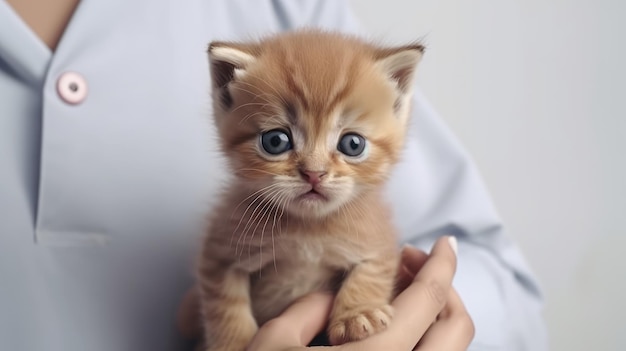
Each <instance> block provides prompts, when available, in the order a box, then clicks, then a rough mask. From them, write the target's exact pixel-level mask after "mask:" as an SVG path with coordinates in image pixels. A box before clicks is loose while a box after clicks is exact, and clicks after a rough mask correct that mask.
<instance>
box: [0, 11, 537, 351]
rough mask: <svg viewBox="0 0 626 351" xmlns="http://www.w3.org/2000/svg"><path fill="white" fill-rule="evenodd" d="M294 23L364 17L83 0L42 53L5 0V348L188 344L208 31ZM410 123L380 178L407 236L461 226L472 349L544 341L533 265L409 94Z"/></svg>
mask: <svg viewBox="0 0 626 351" xmlns="http://www.w3.org/2000/svg"><path fill="white" fill-rule="evenodd" d="M303 25H308V26H319V27H324V28H329V29H335V30H341V31H349V32H356V31H358V25H357V23H356V21H355V20H354V18H353V17H352V15H351V13H350V12H349V9H348V8H347V4H346V2H345V1H338V0H325V1H310V0H309V1H293V0H292V1H287V0H285V1H233V0H188V1H178V2H175V1H165V0H159V1H157V0H137V1H122V0H107V1H93V0H84V1H81V2H80V4H79V6H78V8H77V10H76V12H75V14H74V15H73V17H72V19H71V21H70V23H69V25H68V27H67V29H66V31H65V33H64V34H63V37H62V39H61V42H60V43H59V45H58V47H57V49H56V51H55V52H54V54H52V53H51V51H50V50H49V49H48V48H47V47H46V46H45V45H44V44H43V43H42V42H41V41H40V40H39V39H38V38H37V37H36V36H35V35H34V34H33V33H32V32H31V31H30V29H29V28H28V27H27V26H26V25H25V24H24V23H23V22H22V21H21V20H20V18H19V17H18V16H17V15H16V14H15V13H14V12H13V11H12V9H11V8H10V7H9V6H8V4H7V3H5V2H4V1H0V350H24V351H30V350H33V351H40V350H47V351H111V350H134V351H136V350H151V351H157V350H182V349H184V348H185V347H187V346H188V345H185V343H184V342H183V341H182V339H181V338H180V336H179V335H178V334H177V332H176V329H175V327H174V315H175V311H176V307H177V305H178V302H179V300H180V298H181V296H182V294H183V293H184V291H185V290H186V289H188V288H189V287H190V285H191V284H192V264H193V261H194V255H195V254H196V253H197V250H198V247H199V245H198V243H199V242H200V240H201V237H202V231H201V229H200V228H201V227H202V217H203V216H204V214H205V213H206V211H209V210H210V206H211V204H213V203H214V202H213V201H214V194H215V192H216V190H217V189H218V188H219V186H220V180H221V179H223V177H224V176H225V172H226V170H225V168H224V164H223V162H222V160H221V159H220V157H219V154H218V152H217V144H216V139H215V135H214V131H213V129H212V124H211V121H210V118H211V111H210V101H209V79H208V78H209V75H208V64H207V57H206V47H207V44H208V43H209V42H210V41H211V40H217V39H219V40H245V39H250V38H254V37H257V36H259V35H263V34H268V33H272V32H278V31H281V30H286V29H290V28H295V27H299V26H303ZM68 72H73V74H74V75H68V74H67V73H68ZM59 82H61V83H60V84H61V86H60V89H59V87H57V85H58V84H59ZM76 102H78V103H76ZM411 128H412V129H411V131H410V133H409V141H408V145H407V148H406V152H405V154H404V157H403V161H402V162H401V164H400V165H399V166H398V167H397V169H396V171H395V173H394V176H393V179H392V181H391V183H390V186H389V192H388V193H389V196H390V198H391V200H392V202H393V206H394V211H395V221H396V223H397V225H398V227H399V229H400V230H401V233H402V237H403V240H404V241H410V242H412V243H413V244H415V245H417V246H420V247H422V248H425V249H426V248H429V247H430V245H431V244H432V242H433V241H434V239H435V238H436V237H437V236H439V235H442V234H454V235H456V236H457V237H458V239H459V242H460V243H459V263H458V273H457V276H456V278H455V287H456V288H457V289H458V290H459V292H460V294H461V296H462V298H463V300H464V302H465V304H466V306H467V308H468V309H469V312H470V314H471V315H472V317H473V319H474V322H475V324H476V332H477V333H476V338H475V341H474V342H473V344H472V347H471V349H472V350H507V351H512V350H532V351H541V350H544V349H545V348H546V336H545V329H544V325H543V321H542V319H541V315H540V312H541V301H540V294H539V291H538V288H537V285H536V283H535V281H534V278H533V277H532V276H531V274H530V273H529V270H528V268H527V266H526V264H525V262H524V260H523V258H522V256H521V255H520V252H519V251H518V249H517V247H516V246H515V245H514V244H513V243H512V242H511V240H510V239H509V238H508V237H507V236H505V234H504V233H503V230H502V225H501V222H500V220H499V218H498V216H497V214H496V211H495V210H494V208H493V205H492V203H491V200H490V199H489V197H488V195H487V192H486V190H485V188H484V186H483V184H482V181H481V180H480V177H479V175H478V173H477V171H476V169H475V167H474V165H473V164H472V162H471V161H470V159H469V158H468V156H467V155H466V154H465V152H464V151H463V150H462V148H461V146H460V145H459V143H458V142H457V141H456V139H455V138H454V137H453V136H452V135H451V134H450V132H449V131H448V130H447V129H446V127H445V126H444V125H443V124H442V122H441V121H440V120H439V119H438V118H437V116H436V114H435V112H434V111H433V110H432V108H431V107H430V106H429V105H428V103H427V102H426V101H425V100H424V98H423V97H422V96H421V95H420V94H419V93H416V96H415V99H414V113H413V123H412V127H411Z"/></svg>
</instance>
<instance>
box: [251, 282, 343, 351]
mask: <svg viewBox="0 0 626 351" xmlns="http://www.w3.org/2000/svg"><path fill="white" fill-rule="evenodd" d="M332 305H333V296H332V295H330V294H327V293H313V294H310V295H306V296H304V297H302V298H300V299H298V300H296V302H294V303H293V304H291V306H289V308H287V310H285V312H283V313H282V314H281V315H280V316H278V317H276V318H274V319H272V320H270V321H268V322H267V323H265V324H264V325H263V326H262V327H261V329H259V332H258V333H257V334H256V336H255V337H254V340H252V343H251V344H250V347H249V348H248V350H249V351H257V350H259V351H260V350H281V349H288V348H292V347H297V346H306V345H307V344H308V343H310V342H311V340H313V338H314V337H315V336H316V335H317V334H318V333H320V332H321V331H322V330H323V329H324V327H325V326H326V324H327V322H328V316H329V314H330V310H331V308H332Z"/></svg>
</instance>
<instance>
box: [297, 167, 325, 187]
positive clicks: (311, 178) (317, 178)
mask: <svg viewBox="0 0 626 351" xmlns="http://www.w3.org/2000/svg"><path fill="white" fill-rule="evenodd" d="M300 175H301V176H302V178H304V180H306V181H307V182H309V183H310V184H311V185H317V184H319V183H320V182H321V181H322V177H323V176H325V175H326V172H325V171H308V170H306V169H301V170H300Z"/></svg>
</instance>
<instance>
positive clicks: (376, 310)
mask: <svg viewBox="0 0 626 351" xmlns="http://www.w3.org/2000/svg"><path fill="white" fill-rule="evenodd" d="M392 315H393V308H392V307H391V306H390V305H382V306H369V307H364V308H358V309H354V310H350V311H346V312H344V313H341V314H339V315H337V316H334V318H332V320H331V321H330V325H329V326H328V338H329V340H330V343H331V344H332V345H340V344H344V343H347V342H351V341H357V340H361V339H365V338H366V337H368V336H370V335H373V334H376V333H378V332H381V331H383V330H385V329H387V326H388V325H389V323H390V322H391V317H392Z"/></svg>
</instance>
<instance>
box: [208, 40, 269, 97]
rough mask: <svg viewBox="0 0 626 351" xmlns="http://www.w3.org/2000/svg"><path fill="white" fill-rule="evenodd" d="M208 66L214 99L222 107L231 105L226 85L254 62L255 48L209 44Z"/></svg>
mask: <svg viewBox="0 0 626 351" xmlns="http://www.w3.org/2000/svg"><path fill="white" fill-rule="evenodd" d="M208 53H209V64H210V66H211V80H212V88H213V90H214V97H216V98H218V99H219V100H220V102H221V103H222V105H223V107H225V108H229V107H230V106H231V105H232V97H231V95H230V92H229V91H228V84H229V83H230V82H232V81H233V80H234V79H236V77H237V76H239V75H241V74H243V73H244V72H245V70H246V69H247V68H248V67H249V66H250V64H252V63H253V62H254V61H255V60H256V56H255V55H256V54H257V52H256V48H255V47H254V46H250V45H243V44H237V43H226V42H217V41H214V42H212V43H211V44H209V50H208Z"/></svg>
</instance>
